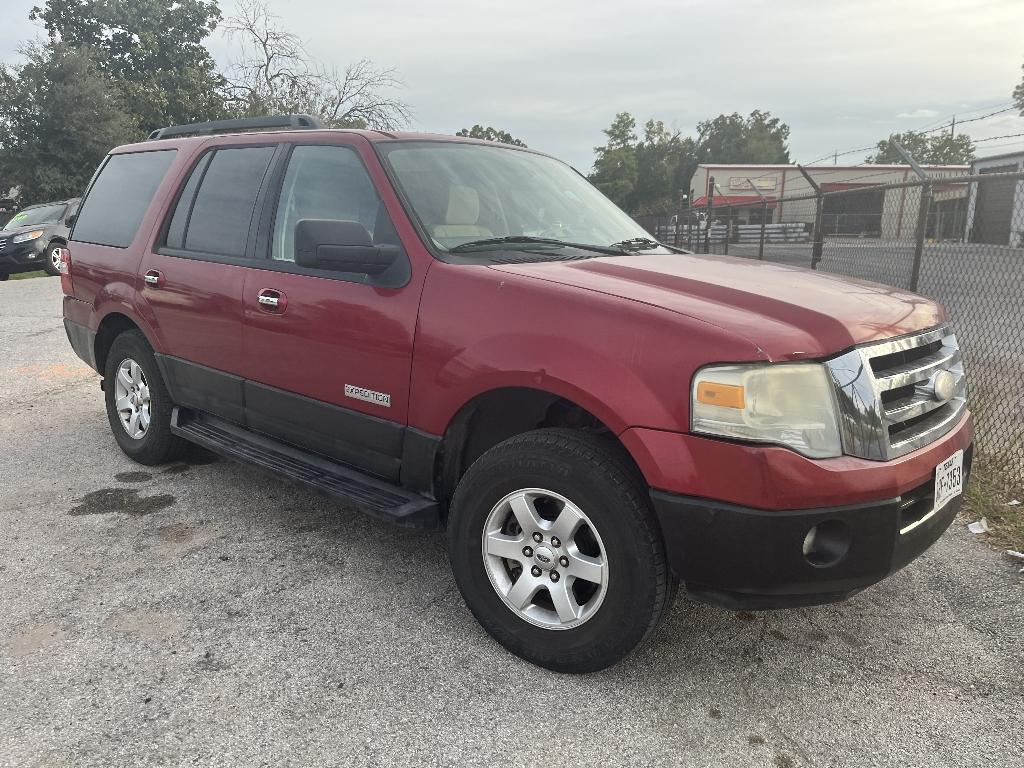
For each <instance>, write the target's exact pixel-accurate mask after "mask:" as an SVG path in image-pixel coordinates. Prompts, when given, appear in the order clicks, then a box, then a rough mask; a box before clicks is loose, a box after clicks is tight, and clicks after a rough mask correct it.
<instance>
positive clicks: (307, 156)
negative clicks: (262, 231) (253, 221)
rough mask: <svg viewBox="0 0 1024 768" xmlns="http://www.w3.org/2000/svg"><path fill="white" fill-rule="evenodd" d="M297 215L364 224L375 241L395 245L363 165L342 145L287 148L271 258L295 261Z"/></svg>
mask: <svg viewBox="0 0 1024 768" xmlns="http://www.w3.org/2000/svg"><path fill="white" fill-rule="evenodd" d="M302 219H332V220H335V221H355V222H358V223H360V224H362V225H363V226H364V227H366V229H367V231H368V232H369V233H370V236H371V237H372V238H373V241H374V242H375V243H392V244H395V245H397V244H398V237H397V235H396V234H395V231H394V228H393V227H392V225H391V220H390V218H389V217H388V214H387V211H386V210H385V208H384V204H383V203H382V202H381V200H380V198H379V197H378V196H377V190H376V189H374V187H373V182H371V181H370V176H369V174H368V173H367V172H366V168H364V167H363V163H362V161H361V160H360V159H359V155H358V154H356V152H355V151H354V150H352V149H349V148H347V147H338V146H297V147H295V148H294V149H293V150H292V154H291V158H290V159H289V161H288V169H287V171H286V172H285V175H284V181H283V183H282V184H281V196H280V198H279V199H278V203H277V215H276V216H275V217H274V238H273V245H272V248H271V256H272V258H274V259H276V260H279V261H295V225H296V224H297V223H298V222H299V221H301V220H302Z"/></svg>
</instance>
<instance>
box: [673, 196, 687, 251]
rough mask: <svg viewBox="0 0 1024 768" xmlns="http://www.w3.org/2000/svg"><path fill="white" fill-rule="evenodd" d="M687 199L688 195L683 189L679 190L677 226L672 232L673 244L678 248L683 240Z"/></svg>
mask: <svg viewBox="0 0 1024 768" xmlns="http://www.w3.org/2000/svg"><path fill="white" fill-rule="evenodd" d="M685 199H686V195H685V194H684V193H683V191H682V190H679V200H677V201H676V227H675V231H674V232H673V233H672V245H674V246H675V247H676V248H678V247H679V244H680V243H681V242H682V236H683V233H682V232H681V231H680V230H681V229H682V227H683V200H685Z"/></svg>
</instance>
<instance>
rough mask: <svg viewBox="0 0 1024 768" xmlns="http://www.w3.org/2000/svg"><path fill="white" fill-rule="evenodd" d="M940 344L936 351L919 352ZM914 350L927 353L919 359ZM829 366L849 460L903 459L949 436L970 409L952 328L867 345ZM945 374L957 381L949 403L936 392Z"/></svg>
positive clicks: (827, 363) (961, 362) (836, 359)
mask: <svg viewBox="0 0 1024 768" xmlns="http://www.w3.org/2000/svg"><path fill="white" fill-rule="evenodd" d="M937 342H941V345H940V347H939V348H938V349H937V350H924V349H921V348H922V347H929V346H932V345H934V344H936V343H937ZM915 350H921V353H923V354H919V356H917V357H916V358H915V357H914V353H915ZM893 356H895V357H896V360H897V362H895V363H892V357H893ZM886 358H889V359H888V360H887V359H886ZM908 358H909V359H908ZM886 363H892V364H890V365H886ZM825 365H826V367H827V369H828V371H829V373H830V375H831V377H832V380H833V383H834V385H835V393H836V401H837V404H838V407H839V426H840V434H841V437H842V442H843V452H844V453H846V454H848V455H851V456H859V457H861V458H864V459H872V460H875V461H889V460H891V459H895V458H898V457H900V456H904V455H906V454H908V453H910V452H912V451H915V450H917V449H918V448H922V447H924V446H926V445H928V444H930V443H932V442H934V441H935V440H937V439H939V438H940V437H942V436H943V435H944V434H946V433H948V432H949V431H950V430H951V429H953V428H954V427H955V426H956V424H957V423H959V421H960V419H961V418H962V416H963V413H964V411H965V409H966V407H967V384H966V379H965V377H964V367H963V360H962V357H961V354H960V347H959V344H958V343H957V340H956V336H955V335H954V334H953V332H952V331H951V330H950V328H949V326H948V325H942V326H939V327H938V328H933V329H931V330H928V331H925V332H923V333H919V334H914V335H911V336H902V337H900V338H897V339H889V340H886V341H881V342H874V343H870V344H865V345H863V346H860V347H856V348H854V349H852V350H850V351H849V352H847V353H845V354H843V355H839V356H838V357H835V358H833V359H832V360H829V361H826V363H825ZM876 366H878V367H880V370H876ZM943 371H946V372H948V373H949V375H951V376H952V377H953V381H952V395H951V396H950V397H949V398H948V399H945V400H943V399H941V398H940V397H939V396H938V395H937V394H936V389H937V388H939V387H937V385H936V381H937V380H938V379H939V378H941V377H940V373H941V372H943ZM945 383H946V384H947V385H948V384H949V382H948V377H947V381H946V382H945ZM908 387H912V390H911V391H910V392H908V393H905V394H904V393H896V394H897V395H900V396H899V397H898V399H896V400H892V399H891V398H892V395H891V394H889V393H892V392H893V391H894V390H899V389H905V388H908ZM939 389H940V391H941V388H939ZM932 415H934V418H933V416H932Z"/></svg>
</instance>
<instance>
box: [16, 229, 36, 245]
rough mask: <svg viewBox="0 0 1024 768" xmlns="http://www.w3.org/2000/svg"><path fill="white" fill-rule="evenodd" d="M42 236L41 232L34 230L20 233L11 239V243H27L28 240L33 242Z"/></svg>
mask: <svg viewBox="0 0 1024 768" xmlns="http://www.w3.org/2000/svg"><path fill="white" fill-rule="evenodd" d="M42 236H43V230H41V229H35V230H32V231H31V232H22V233H21V234H20V235H15V236H14V237H12V238H11V242H12V243H27V242H28V241H29V240H35V239H37V238H40V237H42Z"/></svg>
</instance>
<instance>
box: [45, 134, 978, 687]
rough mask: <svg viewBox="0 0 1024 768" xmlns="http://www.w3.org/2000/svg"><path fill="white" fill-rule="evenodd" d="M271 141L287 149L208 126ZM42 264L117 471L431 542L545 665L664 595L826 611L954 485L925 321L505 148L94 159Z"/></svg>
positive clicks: (614, 645) (957, 375) (871, 574)
mask: <svg viewBox="0 0 1024 768" xmlns="http://www.w3.org/2000/svg"><path fill="white" fill-rule="evenodd" d="M275 127H276V128H306V130H263V131H261V132H252V131H251V130H250V132H236V133H233V134H225V133H224V131H231V130H249V129H252V128H275ZM187 133H193V134H194V133H198V134H200V135H198V136H192V137H188V138H186V137H185V135H186V134H187ZM63 269H64V272H65V274H64V276H63V285H64V291H65V293H66V296H65V298H64V317H65V326H66V328H67V333H68V338H69V339H70V341H71V344H72V346H73V347H74V348H75V350H76V352H77V353H78V354H79V355H80V356H81V357H82V358H83V359H84V360H85V361H86V362H88V363H89V364H90V365H92V366H93V367H94V368H95V369H96V370H97V371H99V372H100V373H101V374H102V375H103V377H104V378H103V387H104V392H105V395H106V405H107V413H108V416H109V420H110V426H111V429H112V431H113V434H114V437H115V439H116V440H117V442H118V444H119V445H120V446H121V448H122V449H123V450H124V452H125V453H127V454H128V456H130V457H131V458H133V459H135V460H136V461H139V462H142V463H144V464H155V463H159V462H165V461H170V460H172V459H174V458H175V457H177V456H179V455H180V453H181V451H182V449H183V448H184V447H185V445H186V442H192V443H198V444H199V445H202V446H205V447H207V448H209V449H211V450H213V451H216V452H219V453H220V454H222V455H224V456H227V457H230V458H234V459H238V460H241V461H246V462H250V463H254V464H257V465H259V466H262V467H264V468H266V469H268V470H270V471H273V472H276V473H277V474H279V475H283V476H284V477H286V478H289V479H291V480H293V481H297V482H300V483H304V484H306V485H309V486H312V487H314V488H318V489H320V490H322V491H324V492H326V493H328V494H330V495H332V496H334V497H337V498H339V499H342V500H344V501H345V502H347V503H349V504H351V505H353V506H356V507H359V508H361V509H363V510H365V511H366V512H368V513H369V514H372V515H375V516H377V517H380V518H383V519H387V520H391V521H393V522H396V523H399V524H403V525H409V526H415V527H423V528H437V529H446V530H447V536H448V543H449V548H450V553H451V563H452V568H453V570H454V573H455V579H456V581H457V582H458V585H459V588H460V589H461V591H462V594H463V596H464V598H465V600H466V603H467V604H468V606H469V607H470V609H471V610H472V611H473V613H474V614H475V615H476V617H477V619H478V620H479V621H480V623H481V624H482V625H483V626H484V627H485V628H486V629H487V631H488V632H490V633H491V634H492V635H493V636H494V637H495V638H496V639H497V640H498V641H499V642H500V643H501V644H503V645H504V646H505V647H506V648H508V649H509V650H511V651H512V652H514V653H516V654H519V655H520V656H522V657H524V658H526V659H529V660H530V661H532V662H534V663H537V664H540V665H543V666H546V667H549V668H551V669H556V670H564V671H574V672H581V671H588V670H596V669H601V668H603V667H606V666H608V665H610V664H613V663H615V662H616V661H618V660H619V659H621V658H622V657H623V656H625V655H626V654H627V653H628V652H629V651H631V650H632V649H633V648H634V647H636V646H637V644H638V643H640V642H641V641H642V640H643V639H644V638H645V637H646V636H647V635H648V634H649V633H650V632H651V631H652V630H653V629H654V628H655V627H656V626H657V625H658V622H659V620H660V619H661V618H662V616H663V615H664V614H665V612H666V610H667V609H668V607H669V606H670V604H671V602H672V599H673V596H674V594H675V588H676V584H677V583H678V581H683V582H684V583H685V585H686V588H687V591H688V592H689V593H690V594H691V595H692V596H694V597H695V598H698V599H701V600H706V601H711V602H714V603H718V604H721V605H725V606H728V607H733V608H741V607H742V608H746V609H766V608H782V607H788V606H802V605H811V604H816V603H823V602H828V601H834V600H841V599H843V598H845V597H848V596H850V595H852V594H854V593H855V592H857V591H859V590H862V589H864V588H865V587H867V586H869V585H870V584H873V583H875V582H877V581H879V580H880V579H882V578H883V577H885V576H886V575H887V574H890V573H892V572H893V571H895V570H896V569H898V568H900V567H902V566H904V565H906V564H907V563H908V562H909V561H910V560H912V559H913V558H914V557H916V556H917V555H919V554H920V553H921V552H923V551H924V550H925V549H926V548H927V547H929V546H930V545H931V544H932V543H933V542H934V541H935V540H936V539H937V538H938V537H939V536H940V535H941V534H942V532H943V531H944V530H945V529H946V527H947V526H949V524H950V522H951V521H952V519H953V518H954V516H955V515H956V512H957V509H958V508H959V505H960V500H961V498H962V493H963V488H964V482H965V477H966V474H967V472H968V471H969V468H970V458H971V446H972V424H971V417H970V415H969V413H968V411H967V408H966V403H965V384H964V371H963V366H962V363H961V360H960V352H959V349H958V347H957V341H956V338H955V336H954V335H953V332H952V331H951V329H950V326H949V322H948V319H947V317H946V314H945V312H944V310H943V309H942V308H941V307H940V306H938V305H937V304H935V303H934V302H932V301H930V300H928V299H925V298H922V297H920V296H916V295H914V294H911V293H906V292H904V291H900V290H897V289H895V288H889V287H884V286H880V285H874V284H870V283H864V282H858V281H855V280H849V279H845V278H842V277H837V276H834V275H828V274H822V273H820V272H812V271H807V270H803V269H796V268H793V267H789V266H782V265H777V264H770V263H764V262H757V261H749V260H742V259H734V258H722V257H717V256H697V255H693V254H688V253H683V252H680V251H678V250H676V249H673V248H669V247H666V246H664V245H661V244H659V243H657V242H654V241H652V240H651V239H650V238H649V237H648V235H647V234H646V233H645V232H644V231H643V230H642V229H641V228H640V227H639V226H637V224H636V223H634V222H633V221H632V220H631V219H630V218H629V217H628V216H627V215H626V214H624V213H623V212H622V211H620V210H619V209H618V208H616V207H615V206H614V205H613V204H612V203H611V202H609V201H608V200H607V199H606V198H604V197H603V196H602V195H601V194H600V193H599V192H598V191H597V190H595V189H594V187H592V186H591V185H590V184H589V183H588V182H587V181H586V180H585V179H584V178H583V177H582V176H580V174H579V173H577V172H576V171H574V170H573V169H572V168H570V167H569V166H567V165H565V164H563V163H561V162H559V161H558V160H555V159H552V158H550V157H547V156H545V155H542V154H540V153H537V152H534V151H532V150H528V149H524V148H518V147H510V146H504V145H496V144H492V143H487V142H481V141H474V140H471V139H455V138H452V137H447V136H427V135H417V134H394V133H385V132H374V131H350V130H323V129H320V128H319V127H318V126H317V125H316V123H315V121H313V120H311V119H308V118H301V117H291V118H288V119H285V120H280V119H276V120H275V119H271V118H264V119H262V120H255V121H254V120H250V121H236V122H230V123H216V124H203V125H199V126H188V127H175V128H171V129H164V130H163V131H158V132H156V133H155V134H154V135H153V137H152V138H151V140H149V141H146V142H143V143H140V144H134V145H131V146H124V147H119V148H118V149H115V150H114V151H113V152H111V153H110V155H109V156H108V157H107V158H106V160H105V161H104V163H103V164H102V166H101V167H100V169H99V171H98V172H97V173H96V175H95V177H94V179H93V181H92V183H91V185H90V188H89V190H88V193H87V195H86V197H85V200H84V202H83V203H82V207H81V210H80V211H79V214H78V218H77V221H76V223H75V225H74V230H73V232H72V234H71V238H70V243H69V247H68V250H67V251H66V252H65V253H64V263H63Z"/></svg>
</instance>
